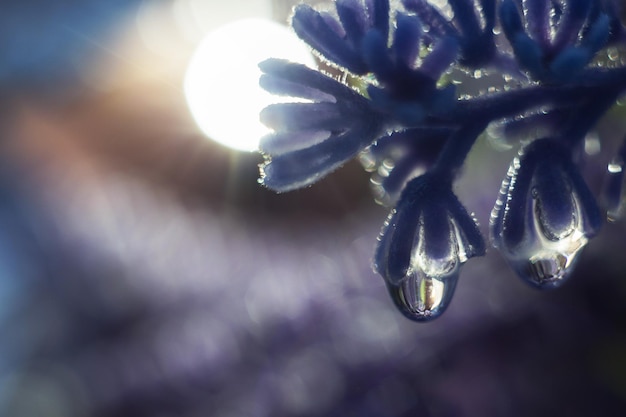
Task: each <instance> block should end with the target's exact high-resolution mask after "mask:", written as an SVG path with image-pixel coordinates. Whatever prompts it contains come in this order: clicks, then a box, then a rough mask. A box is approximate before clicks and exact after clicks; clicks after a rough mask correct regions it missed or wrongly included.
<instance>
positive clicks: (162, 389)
mask: <svg viewBox="0 0 626 417" xmlns="http://www.w3.org/2000/svg"><path fill="white" fill-rule="evenodd" d="M52 4H54V5H52ZM274 6H275V7H274V9H273V10H274V12H273V13H274V17H275V18H276V19H277V20H279V21H285V19H286V17H287V16H288V13H289V7H290V3H289V2H288V1H276V2H275V4H274ZM220 7H221V6H220V5H219V4H218V3H216V2H213V1H209V0H206V1H204V2H200V0H178V1H147V0H144V1H138V0H133V1H130V0H128V1H112V0H109V1H107V2H98V1H93V0H89V1H64V2H61V1H57V2H48V1H35V0H28V1H25V2H21V3H17V2H16V3H15V4H14V5H4V6H3V7H2V13H1V14H0V32H1V33H2V39H3V40H2V43H1V45H2V48H0V50H1V51H2V59H1V62H0V87H1V88H2V92H3V94H2V95H1V98H0V104H1V109H2V112H1V113H0V114H1V116H0V118H1V121H2V124H1V125H0V126H1V129H2V130H1V132H2V139H1V141H0V147H1V148H0V161H1V163H0V230H1V231H2V232H1V233H0V337H1V339H0V340H2V342H1V343H0V415H2V416H11V417H35V416H46V417H125V416H129V417H143V416H146V417H148V416H149V417H173V416H181V417H182V416H185V417H187V416H188V417H199V416H211V417H265V416H268V417H270V416H271V417H276V416H355V417H366V416H372V417H374V416H376V417H378V416H381V417H384V416H390V417H391V416H394V417H395V416H420V417H421V416H529V415H533V416H622V415H624V413H625V412H626V285H625V280H626V262H625V259H624V253H625V251H626V234H625V231H626V224H625V223H624V222H623V221H622V222H617V223H613V224H607V225H605V228H604V230H603V232H602V234H601V236H600V237H598V238H596V239H595V240H593V241H592V242H591V243H590V245H589V246H588V248H587V249H586V250H585V252H584V253H583V255H582V259H581V261H580V264H579V265H578V269H577V271H576V273H575V274H574V276H572V278H571V282H570V283H568V284H567V285H565V286H564V287H563V288H562V289H559V290H557V291H554V292H546V293H542V292H536V291H535V290H533V289H531V288H529V287H527V286H525V285H524V284H522V283H521V282H520V281H519V280H518V279H517V278H516V277H515V276H514V275H513V273H512V272H510V271H509V270H507V269H506V268H505V266H504V263H503V261H502V260H501V259H500V257H499V255H498V254H497V253H495V252H494V251H490V252H489V253H488V255H487V257H486V258H484V259H476V260H471V261H470V262H468V264H467V265H466V266H465V267H464V271H463V274H462V277H461V281H460V283H459V286H458V287H457V294H456V296H455V298H454V300H453V303H452V305H451V307H450V308H449V310H448V311H447V313H446V314H445V315H444V316H443V317H442V318H440V319H438V320H436V321H434V322H432V323H427V324H417V323H412V322H409V321H408V320H406V319H405V318H404V317H402V316H401V315H400V313H398V312H397V311H396V310H395V308H394V307H393V305H392V303H391V301H390V300H389V298H388V296H387V294H386V291H385V287H384V285H383V282H382V279H380V278H379V277H378V276H376V275H375V274H374V273H373V272H372V270H371V267H370V260H371V256H372V253H373V249H374V245H375V242H376V236H377V234H378V231H379V228H380V226H381V224H382V222H383V220H384V218H385V217H386V209H384V208H382V207H380V206H377V205H375V204H374V203H373V199H372V198H371V195H370V191H369V188H368V177H367V174H366V173H364V172H363V171H362V170H361V169H360V167H359V166H358V165H357V164H356V163H353V164H349V165H348V166H346V167H344V168H343V169H342V170H340V171H339V172H338V173H336V174H335V175H333V176H331V177H330V178H328V179H325V180H323V181H322V182H321V183H319V184H317V185H315V186H314V187H312V188H309V189H305V190H301V191H297V192H293V193H289V194H285V195H275V194H273V193H272V192H270V191H267V190H265V189H263V188H261V187H260V186H259V185H258V184H257V182H256V178H257V175H258V173H257V164H258V163H259V162H260V160H261V158H260V157H259V156H258V155H255V154H243V153H235V152H233V151H229V150H227V149H225V148H223V147H221V146H219V145H216V144H213V143H212V142H211V141H209V140H207V139H206V138H204V137H203V136H202V134H201V133H200V132H199V131H198V130H197V128H196V126H195V124H194V122H193V121H192V120H191V117H190V115H189V112H188V110H187V105H186V103H185V99H184V96H183V92H182V79H183V75H184V70H185V65H186V63H187V61H188V59H189V57H190V55H191V53H192V52H193V47H194V46H195V44H196V43H197V41H198V40H199V38H200V35H201V34H202V29H210V19H209V18H206V19H205V20H202V19H200V18H198V20H197V22H205V23H206V22H209V23H206V25H205V26H202V25H198V26H197V27H196V28H195V30H196V32H193V30H192V29H193V28H191V29H190V28H189V27H187V32H185V33H183V31H182V30H181V29H180V25H179V26H176V24H175V23H176V19H175V18H174V17H175V16H179V17H180V16H181V15H185V13H187V14H189V13H191V12H193V13H196V14H197V15H198V16H200V15H201V14H202V13H204V15H202V16H206V15H208V16H210V15H211V13H212V12H213V11H214V12H215V13H218V12H220V13H222V12H223V11H220ZM146 10H149V11H150V13H148V12H146ZM244 12H245V10H244ZM168 13H172V15H171V16H170V15H169V14H168ZM146 16H148V17H149V18H148V17H146ZM155 16H156V17H155ZM172 16H174V17H172ZM157 18H158V19H157ZM150 19H153V20H150ZM154 19H156V20H154ZM159 19H160V20H159ZM150 22H152V23H150ZM151 24H152V25H153V26H150V25H151ZM177 28H178V29H177ZM150 33H152V34H153V35H154V34H158V35H159V36H161V37H160V38H159V39H157V40H155V41H154V42H153V43H151V42H152V41H151V40H150V39H152V38H150V36H149V34H150ZM146 34H148V35H146ZM153 40H154V39H153ZM625 127H626V122H625V119H624V110H623V108H616V109H615V110H613V111H612V112H611V114H610V115H609V117H607V118H606V119H605V120H604V121H603V125H602V126H601V128H600V129H599V134H600V137H602V138H603V140H604V142H603V146H602V148H601V150H600V152H599V153H597V154H594V155H592V156H590V157H589V162H588V163H587V164H586V176H587V178H588V180H589V181H590V183H592V184H593V185H594V187H595V189H599V188H600V186H601V183H602V175H603V173H604V169H605V167H606V164H607V162H608V160H609V158H610V155H611V152H612V151H614V149H615V148H616V146H617V142H616V139H617V138H616V135H621V133H620V132H624V131H625ZM512 155H513V154H512V153H511V152H510V151H509V152H506V153H497V152H496V151H494V150H492V149H490V148H489V147H488V146H487V145H486V143H485V141H482V142H481V143H480V144H479V146H478V147H477V149H476V150H475V151H474V152H473V153H472V155H471V159H470V161H469V163H468V166H467V172H466V175H465V177H464V179H463V180H462V181H461V182H460V183H459V186H458V189H457V192H458V194H459V195H460V197H461V199H462V200H463V201H464V202H465V203H466V204H467V205H468V207H469V208H470V209H471V210H473V211H475V212H476V213H477V216H478V218H479V220H480V222H481V228H482V230H483V231H485V232H486V225H487V221H488V217H489V212H490V209H491V206H492V205H493V203H494V201H495V198H496V196H497V191H498V189H499V184H500V181H501V178H502V177H503V176H504V174H505V172H506V168H507V166H508V163H509V160H510V158H511V157H512Z"/></svg>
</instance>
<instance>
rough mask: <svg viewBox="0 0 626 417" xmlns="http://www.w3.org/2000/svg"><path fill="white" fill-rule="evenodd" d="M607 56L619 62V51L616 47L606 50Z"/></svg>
mask: <svg viewBox="0 0 626 417" xmlns="http://www.w3.org/2000/svg"><path fill="white" fill-rule="evenodd" d="M606 56H607V57H608V58H609V59H610V60H611V61H617V60H618V59H619V51H618V50H617V48H616V47H611V48H609V49H607V50H606Z"/></svg>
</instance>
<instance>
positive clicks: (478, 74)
mask: <svg viewBox="0 0 626 417" xmlns="http://www.w3.org/2000/svg"><path fill="white" fill-rule="evenodd" d="M473 75H474V78H476V79H477V80H478V79H480V78H482V76H483V71H482V70H480V69H477V70H475V71H474V74H473Z"/></svg>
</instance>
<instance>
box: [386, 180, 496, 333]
mask: <svg viewBox="0 0 626 417" xmlns="http://www.w3.org/2000/svg"><path fill="white" fill-rule="evenodd" d="M379 240H380V243H379V245H378V249H377V251H376V256H375V259H374V267H375V268H376V271H377V272H378V273H379V274H380V275H382V276H383V278H384V279H385V282H386V283H387V287H388V289H389V292H390V294H391V296H392V298H393V300H394V302H395V303H396V305H397V306H398V308H399V309H400V311H402V313H404V315H405V316H407V317H408V318H410V319H413V320H417V321H425V320H430V319H433V318H435V317H438V316H439V315H441V313H443V311H444V310H445V309H446V307H447V306H448V303H449V301H450V299H451V298H452V294H453V293H454V288H455V287H456V282H457V279H458V276H459V271H460V267H461V265H462V264H463V263H465V261H467V260H468V259H469V258H471V257H474V256H482V255H484V253H485V243H484V241H483V238H482V236H481V235H480V232H479V231H478V228H477V227H476V224H475V223H474V220H473V219H472V218H471V217H470V215H469V214H468V213H467V211H466V210H465V208H464V207H463V206H462V205H461V203H460V202H459V201H458V199H457V198H456V196H455V195H454V194H453V193H452V190H451V189H450V184H446V183H442V182H440V181H438V178H436V177H431V176H430V175H428V174H427V175H422V176H420V177H417V178H415V179H413V180H411V181H410V182H409V183H408V184H407V185H406V187H405V188H404V191H403V193H402V196H401V197H400V200H399V202H398V204H397V205H396V208H395V209H394V210H393V211H392V212H391V214H390V215H389V218H388V219H387V221H386V223H385V227H384V229H383V231H382V233H381V235H380V238H379Z"/></svg>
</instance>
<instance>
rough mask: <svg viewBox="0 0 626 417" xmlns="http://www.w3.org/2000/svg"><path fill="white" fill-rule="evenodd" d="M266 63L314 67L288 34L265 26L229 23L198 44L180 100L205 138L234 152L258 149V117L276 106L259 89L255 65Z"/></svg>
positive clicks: (275, 25)
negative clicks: (285, 61) (279, 60)
mask: <svg viewBox="0 0 626 417" xmlns="http://www.w3.org/2000/svg"><path fill="white" fill-rule="evenodd" d="M270 57H274V58H283V59H288V60H290V61H294V62H300V63H304V64H306V65H309V66H311V67H312V66H314V61H313V57H312V55H311V52H310V50H309V49H308V47H306V46H305V44H304V43H302V42H301V41H300V40H299V39H298V38H297V37H296V35H295V34H294V33H293V32H292V31H291V30H290V29H289V28H287V27H285V26H283V25H280V24H278V23H275V22H272V21H270V20H265V19H258V18H253V19H243V20H238V21H235V22H232V23H228V24H226V25H224V26H221V27H219V28H217V29H215V30H214V31H212V32H210V33H209V34H208V35H207V36H206V37H205V38H204V40H203V41H202V42H201V43H200V45H199V47H198V49H197V50H196V52H195V53H194V55H193V57H192V59H191V62H190V64H189V67H188V69H187V74H186V76H185V96H186V98H187V103H188V105H189V108H190V111H191V114H192V115H193V118H194V119H195V121H196V123H197V124H198V126H199V127H200V129H201V130H202V131H203V132H204V133H205V134H206V135H207V136H208V137H209V138H211V139H213V140H215V141H217V142H219V143H221V144H223V145H225V146H228V147H230V148H233V149H237V150H243V151H253V150H256V149H257V148H258V142H259V139H260V138H261V137H262V136H263V135H264V134H266V133H267V132H268V129H267V128H266V127H265V126H263V125H262V124H261V122H260V121H259V112H260V111H261V109H263V108H264V107H265V106H267V105H268V104H271V103H276V102H278V101H280V98H278V97H276V96H272V95H270V94H269V93H267V92H265V91H264V90H262V89H261V87H259V77H260V75H261V71H260V70H259V68H258V63H259V62H261V61H263V60H265V59H267V58H270ZM289 100H293V99H288V101H289ZM282 101H285V99H283V100H282Z"/></svg>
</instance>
